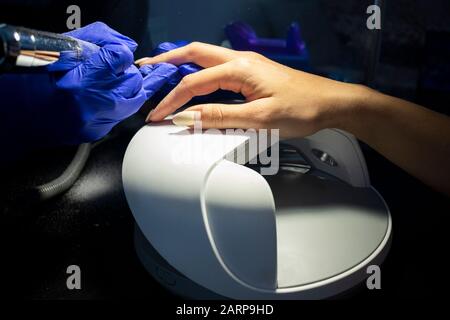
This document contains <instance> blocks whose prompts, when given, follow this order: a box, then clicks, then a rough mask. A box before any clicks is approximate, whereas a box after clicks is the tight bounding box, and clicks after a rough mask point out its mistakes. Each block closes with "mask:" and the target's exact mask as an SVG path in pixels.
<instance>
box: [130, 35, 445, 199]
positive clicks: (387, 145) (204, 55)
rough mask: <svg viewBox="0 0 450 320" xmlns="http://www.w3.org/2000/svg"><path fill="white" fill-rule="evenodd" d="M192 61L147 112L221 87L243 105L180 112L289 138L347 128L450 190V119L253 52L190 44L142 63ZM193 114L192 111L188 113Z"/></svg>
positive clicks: (155, 114) (207, 122) (211, 124)
mask: <svg viewBox="0 0 450 320" xmlns="http://www.w3.org/2000/svg"><path fill="white" fill-rule="evenodd" d="M161 62H168V63H173V64H176V65H179V64H182V63H187V62H193V63H196V64H198V65H200V66H202V67H204V68H205V69H204V70H201V71H199V72H197V73H194V74H191V75H188V76H186V77H184V78H183V80H182V81H181V82H180V83H179V84H178V86H177V87H175V89H173V90H172V92H170V93H169V94H168V95H167V96H166V97H165V98H164V99H163V100H162V101H161V102H160V103H159V105H158V106H157V107H156V108H155V109H154V110H153V111H152V112H151V113H150V114H149V116H148V118H147V120H148V121H161V120H163V119H164V118H165V117H166V116H167V115H169V114H171V113H173V112H174V111H176V110H177V109H178V108H180V107H181V106H183V105H184V104H186V103H187V102H188V101H189V100H190V99H191V98H193V97H195V96H200V95H206V94H209V93H211V92H214V91H216V90H217V89H224V90H231V91H234V92H239V93H241V94H242V95H243V96H244V97H245V98H246V102H245V103H243V104H238V105H227V104H202V105H196V106H193V107H190V108H188V109H186V111H183V112H181V113H178V114H177V115H176V118H178V119H180V120H182V121H179V122H180V123H182V124H184V125H188V126H191V125H193V124H194V121H193V119H194V116H193V115H194V114H195V117H201V121H202V126H203V128H243V129H246V128H255V129H260V128H272V129H274V128H277V129H280V134H281V136H282V137H285V138H297V137H304V136H307V135H311V134H313V133H315V132H317V131H319V130H322V129H325V128H339V129H343V130H346V131H348V132H350V133H352V134H353V135H355V136H356V137H357V138H358V139H360V140H362V141H364V142H365V143H367V144H368V145H370V146H371V147H372V148H374V149H375V150H377V151H378V152H379V153H381V154H382V155H384V156H385V157H386V158H387V159H389V160H390V161H392V162H393V163H395V164H396V165H398V166H399V167H401V168H403V169H404V170H406V171H407V172H408V173H410V174H411V175H413V176H415V177H417V178H418V179H420V180H422V181H423V182H424V183H426V184H428V185H429V186H431V187H432V188H434V189H436V190H438V191H440V192H443V193H445V194H447V195H450V165H449V164H450V117H447V116H445V115H441V114H438V113H435V112H433V111H430V110H428V109H426V108H423V107H421V106H419V105H416V104H413V103H410V102H407V101H404V100H401V99H398V98H395V97H390V96H387V95H384V94H382V93H379V92H377V91H374V90H372V89H370V88H367V87H364V86H361V85H354V84H348V83H342V82H338V81H334V80H330V79H326V78H323V77H319V76H316V75H312V74H308V73H305V72H302V71H298V70H294V69H291V68H288V67H286V66H283V65H280V64H278V63H276V62H274V61H271V60H269V59H267V58H265V57H263V56H261V55H259V54H256V53H253V52H241V51H234V50H230V49H225V48H221V47H217V46H213V45H209V44H204V43H191V44H189V45H187V46H185V47H181V48H178V49H175V50H172V51H169V52H166V53H163V54H161V55H159V56H156V57H152V58H143V59H140V60H138V61H136V63H138V64H140V65H144V64H155V63H161ZM186 112H187V113H186Z"/></svg>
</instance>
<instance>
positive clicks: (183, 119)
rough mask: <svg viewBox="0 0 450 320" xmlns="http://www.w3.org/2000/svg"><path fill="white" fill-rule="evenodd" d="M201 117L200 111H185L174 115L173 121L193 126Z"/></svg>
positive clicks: (179, 124)
mask: <svg viewBox="0 0 450 320" xmlns="http://www.w3.org/2000/svg"><path fill="white" fill-rule="evenodd" d="M200 118H201V113H200V111H183V112H180V113H177V114H176V115H174V116H173V118H172V122H173V124H174V125H176V126H186V127H192V126H194V124H195V123H196V121H199V120H200Z"/></svg>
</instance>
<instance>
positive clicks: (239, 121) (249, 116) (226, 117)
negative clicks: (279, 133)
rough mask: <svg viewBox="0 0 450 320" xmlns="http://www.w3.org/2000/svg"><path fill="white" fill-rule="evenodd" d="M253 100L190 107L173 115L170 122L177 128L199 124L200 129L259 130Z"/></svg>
mask: <svg viewBox="0 0 450 320" xmlns="http://www.w3.org/2000/svg"><path fill="white" fill-rule="evenodd" d="M257 101H259V100H255V101H252V102H248V103H243V104H235V105H233V104H219V103H209V104H201V105H196V106H193V107H190V108H188V109H186V110H184V111H182V112H179V113H177V114H175V115H174V117H173V119H172V122H173V123H174V124H175V125H177V126H187V127H194V126H199V125H200V124H201V126H202V128H204V129H208V128H217V129H227V128H239V129H247V128H259V127H261V124H260V123H258V118H257V117H255V116H254V114H255V111H257V109H258V108H257V104H259V103H258V102H257Z"/></svg>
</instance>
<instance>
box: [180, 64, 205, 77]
mask: <svg viewBox="0 0 450 320" xmlns="http://www.w3.org/2000/svg"><path fill="white" fill-rule="evenodd" d="M202 69H203V68H202V67H200V66H199V65H196V64H195V63H184V64H182V65H180V66H178V71H179V72H180V74H181V76H182V77H185V76H187V75H188V74H191V73H195V72H198V71H200V70H202Z"/></svg>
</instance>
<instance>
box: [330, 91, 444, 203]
mask: <svg viewBox="0 0 450 320" xmlns="http://www.w3.org/2000/svg"><path fill="white" fill-rule="evenodd" d="M355 92H357V93H356V97H357V98H356V99H355V98H354V99H353V100H352V101H351V106H350V107H349V109H348V110H347V111H346V112H344V113H343V118H342V119H341V120H340V122H339V125H340V126H341V127H342V129H344V130H346V131H349V132H351V133H353V134H354V135H355V136H356V137H357V138H358V139H360V140H362V141H364V142H365V143H367V144H368V145H370V146H371V147H372V148H374V149H375V150H377V151H378V152H379V153H381V154H382V155H384V156H385V157H386V158H387V159H389V160H390V161H392V162H393V163H395V164H396V165H398V166H399V167H401V168H403V169H404V170H405V171H407V172H408V173H409V174H411V175H413V176H415V177H417V178H418V179H420V180H421V181H423V182H424V183H426V184H428V185H429V186H431V187H433V188H435V189H436V190H438V191H441V192H444V193H446V194H448V195H450V166H449V162H450V118H449V117H447V116H445V115H441V114H438V113H435V112H433V111H430V110H428V109H425V108H423V107H421V106H418V105H416V104H413V103H410V102H407V101H404V100H401V99H398V98H394V97H390V96H387V95H384V94H381V93H378V92H376V91H374V90H371V89H368V88H364V87H358V88H357V89H355Z"/></svg>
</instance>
